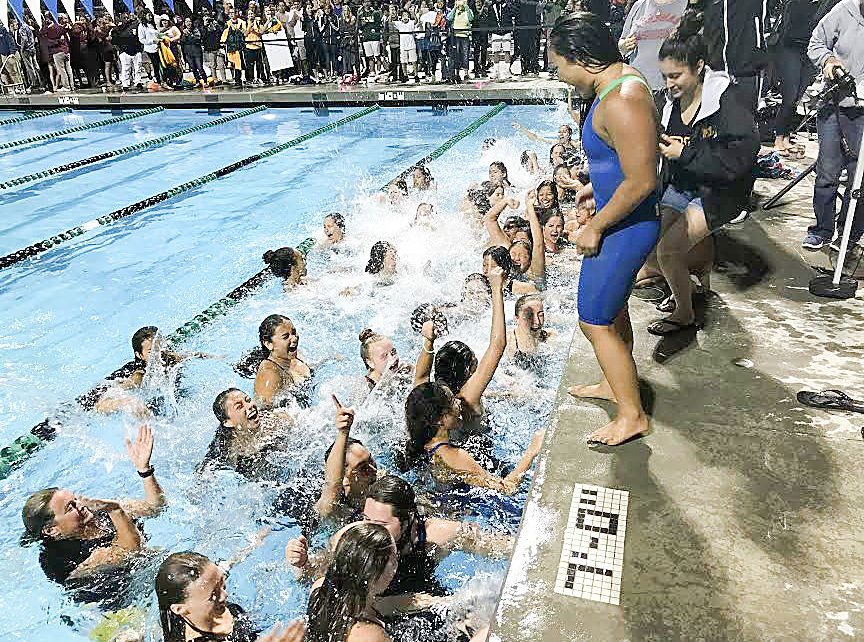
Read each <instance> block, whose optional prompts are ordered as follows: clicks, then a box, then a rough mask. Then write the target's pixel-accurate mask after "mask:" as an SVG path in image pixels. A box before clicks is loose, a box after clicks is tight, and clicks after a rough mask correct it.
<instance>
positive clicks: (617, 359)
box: [549, 12, 660, 445]
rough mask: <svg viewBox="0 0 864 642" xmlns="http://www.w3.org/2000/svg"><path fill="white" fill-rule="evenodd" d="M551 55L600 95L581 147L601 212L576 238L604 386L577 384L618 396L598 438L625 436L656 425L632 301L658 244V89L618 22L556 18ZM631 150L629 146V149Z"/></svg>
mask: <svg viewBox="0 0 864 642" xmlns="http://www.w3.org/2000/svg"><path fill="white" fill-rule="evenodd" d="M549 42H550V51H549V57H550V61H554V62H555V64H556V65H557V66H558V70H559V77H560V78H561V80H562V81H564V82H566V83H567V84H569V85H571V86H573V88H574V90H575V91H576V92H578V93H579V94H580V95H581V96H583V97H584V98H592V99H594V102H593V103H592V105H591V108H590V111H589V112H588V115H587V116H586V118H585V121H584V124H583V130H582V145H583V147H584V149H585V153H586V155H587V156H588V162H589V165H590V171H591V184H590V186H586V188H585V189H584V190H583V191H582V192H581V193H580V198H589V197H593V198H594V200H595V201H596V210H597V212H596V214H595V215H594V216H593V217H592V218H591V219H590V221H589V222H588V223H587V224H586V225H585V226H583V227H582V229H581V230H580V232H579V234H578V236H577V237H576V240H575V243H576V246H577V249H578V250H579V251H580V252H581V253H582V254H583V255H584V257H585V258H584V259H583V261H582V267H581V271H580V273H579V296H578V299H579V300H578V308H579V325H580V327H581V329H582V332H583V333H584V334H585V336H586V337H587V338H588V340H589V341H590V342H591V345H592V347H593V348H594V353H595V355H596V357H597V360H598V362H599V363H600V366H601V369H602V371H603V373H604V375H605V376H604V378H603V379H602V380H601V381H600V383H598V384H595V385H581V386H573V387H571V388H570V389H569V390H568V392H570V394H572V395H574V396H577V397H586V398H597V397H599V398H604V399H608V400H611V401H614V402H617V404H618V413H617V415H616V417H615V419H614V420H613V421H612V422H611V423H609V424H607V425H606V426H603V427H602V428H599V429H598V430H595V431H594V432H593V433H592V434H591V435H590V436H589V437H588V440H589V442H596V443H603V444H607V445H617V444H621V443H623V442H625V441H627V440H628V439H630V438H632V437H635V436H637V435H640V434H642V433H644V432H646V431H647V430H648V417H647V416H646V414H645V411H644V409H643V408H642V402H641V400H640V397H639V379H638V377H637V374H636V363H635V361H634V360H633V354H632V350H633V332H632V327H631V325H630V315H629V312H628V309H627V299H628V297H629V296H630V292H631V290H632V288H633V284H634V281H635V279H636V274H637V272H638V271H639V268H641V267H642V265H643V264H644V263H645V259H646V258H647V257H648V255H649V254H650V253H651V251H652V250H653V249H654V246H655V245H656V244H657V238H658V236H659V233H660V221H659V219H658V217H657V199H656V195H655V191H656V186H657V159H658V140H657V118H656V107H655V105H654V100H653V96H652V94H651V90H650V87H649V86H648V85H647V83H646V82H645V79H644V78H643V77H642V76H641V75H640V74H639V72H638V71H637V70H635V69H633V68H632V67H630V66H628V65H626V64H625V63H624V61H623V58H622V57H621V53H620V51H619V50H618V46H617V43H615V41H614V39H613V37H612V34H611V32H610V31H609V27H607V26H606V24H605V23H604V22H603V21H602V20H601V19H600V18H598V17H597V16H595V15H593V14H590V13H584V12H582V13H574V14H571V15H568V16H566V17H564V18H562V19H561V20H559V21H558V22H557V23H556V24H555V28H554V29H553V30H552V32H551V34H550V38H549ZM625 149H626V153H624V150H625Z"/></svg>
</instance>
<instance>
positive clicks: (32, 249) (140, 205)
mask: <svg viewBox="0 0 864 642" xmlns="http://www.w3.org/2000/svg"><path fill="white" fill-rule="evenodd" d="M378 109H380V107H379V106H378V105H372V106H371V107H367V108H366V109H362V110H360V111H358V112H357V113H355V114H351V115H350V116H346V117H345V118H340V119H339V120H337V121H334V122H332V123H329V124H328V125H325V126H324V127H319V128H318V129H316V130H313V131H311V132H309V133H306V134H303V135H302V136H298V137H297V138H292V139H291V140H289V141H287V142H285V143H282V144H281V145H276V146H275V147H271V148H270V149H268V150H266V151H263V152H260V153H258V154H254V155H252V156H249V157H248V158H244V159H243V160H239V161H237V162H236V163H232V164H231V165H227V166H225V167H222V168H220V169H217V170H216V171H215V172H210V173H209V174H205V175H204V176H199V177H198V178H195V179H193V180H191V181H188V182H186V183H183V184H182V185H177V186H175V187H172V188H171V189H169V190H166V191H164V192H160V193H159V194H155V195H153V196H149V197H147V198H145V199H144V200H142V201H138V202H137V203H132V204H131V205H127V206H126V207H123V208H120V209H119V210H116V211H114V212H111V213H110V214H105V215H104V216H100V217H99V218H95V219H93V220H90V221H87V222H86V223H82V224H81V225H77V226H75V227H73V228H70V229H68V230H66V231H65V232H60V233H59V234H55V235H54V236H52V237H50V238H47V239H45V240H43V241H39V242H38V243H34V244H33V245H28V246H27V247H25V248H21V249H20V250H16V251H15V252H12V253H11V254H7V255H6V256H0V270H2V269H3V268H7V267H9V266H10V265H15V264H16V263H20V262H21V261H23V260H24V259H27V258H30V257H33V256H36V255H37V254H41V253H42V252H45V251H46V250H49V249H50V248H52V247H57V246H58V245H61V244H62V243H65V242H66V241H70V240H72V239H74V238H75V237H77V236H81V235H82V234H84V233H85V232H89V231H90V230H95V229H96V228H97V227H102V226H105V225H110V224H111V223H114V222H115V221H119V220H120V219H121V218H125V217H127V216H131V215H132V214H136V213H138V212H140V211H141V210H144V209H147V208H148V207H152V206H153V205H156V204H157V203H161V202H162V201H167V200H168V199H170V198H174V197H175V196H177V195H178V194H182V193H184V192H188V191H189V190H192V189H196V188H198V187H201V186H202V185H205V184H206V183H209V182H210V181H215V180H216V179H217V178H222V177H223V176H227V175H228V174H230V173H232V172H235V171H237V170H238V169H241V168H243V167H247V166H249V165H251V164H252V163H254V162H256V161H259V160H261V159H263V158H267V157H269V156H273V155H274V154H278V153H279V152H284V151H285V150H286V149H290V148H291V147H296V146H297V145H299V144H300V143H303V142H306V141H307V140H309V139H310V138H314V137H315V136H318V135H320V134H324V133H325V132H329V131H332V130H334V129H337V128H339V127H341V126H342V125H346V124H347V123H350V122H351V121H354V120H357V119H358V118H362V117H363V116H366V115H368V114H371V113H372V112H374V111H377V110H378Z"/></svg>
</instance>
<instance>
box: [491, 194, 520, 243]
mask: <svg viewBox="0 0 864 642" xmlns="http://www.w3.org/2000/svg"><path fill="white" fill-rule="evenodd" d="M508 205H509V206H510V208H511V209H516V208H517V207H519V201H517V200H516V199H514V198H506V197H505V198H502V199H501V200H499V201H498V202H497V203H495V204H494V205H493V206H492V207H490V208H489V211H488V212H486V214H484V216H483V227H485V228H486V231H487V232H488V233H489V244H488V246H487V247H495V246H496V245H500V246H502V247H510V239H509V238H507V235H506V234H504V230H502V229H501V226H500V225H499V224H498V217H499V216H500V215H501V212H503V211H504V209H505V208H506V207H507V206H508Z"/></svg>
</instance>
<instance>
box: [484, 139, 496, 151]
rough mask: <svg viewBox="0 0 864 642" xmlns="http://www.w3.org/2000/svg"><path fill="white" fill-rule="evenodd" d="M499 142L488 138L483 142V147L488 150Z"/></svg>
mask: <svg viewBox="0 0 864 642" xmlns="http://www.w3.org/2000/svg"><path fill="white" fill-rule="evenodd" d="M497 142H498V141H497V140H496V139H494V138H487V139H485V140H484V141H483V147H485V148H487V149H488V148H489V147H492V145H494V144H495V143H497Z"/></svg>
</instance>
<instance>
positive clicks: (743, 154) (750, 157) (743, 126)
mask: <svg viewBox="0 0 864 642" xmlns="http://www.w3.org/2000/svg"><path fill="white" fill-rule="evenodd" d="M736 92H737V88H736V86H735V85H734V84H732V82H731V80H730V78H729V76H728V74H726V73H724V72H719V71H711V70H710V69H706V72H705V82H704V85H703V87H702V105H701V106H700V107H699V112H698V113H697V114H696V117H695V118H694V119H693V124H692V133H691V135H690V140H689V142H688V143H687V144H686V145H685V146H684V151H683V152H682V153H681V157H680V158H679V159H678V160H674V161H666V162H664V164H663V172H662V174H663V183H664V185H665V184H670V183H671V184H672V185H673V186H674V187H676V188H677V189H679V190H687V191H693V192H698V193H699V194H700V196H701V197H702V205H703V207H704V208H705V216H706V218H707V219H708V220H709V221H714V222H717V223H719V224H723V223H728V222H729V221H731V220H732V219H733V218H735V217H736V216H738V214H740V213H741V210H742V209H744V208H745V207H746V206H747V202H748V199H749V197H750V191H751V190H752V189H753V182H754V178H753V167H754V165H755V164H756V157H757V155H758V154H759V133H758V131H757V129H756V122H755V121H754V118H753V115H752V113H751V112H750V110H749V108H748V107H747V106H746V105H744V104H743V103H742V102H741V99H740V98H739V97H738V96H737V95H736ZM672 104H673V103H672V100H670V99H669V98H667V99H666V106H665V108H664V109H663V128H664V129H665V128H666V127H667V126H668V124H669V117H670V115H671V113H672Z"/></svg>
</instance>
